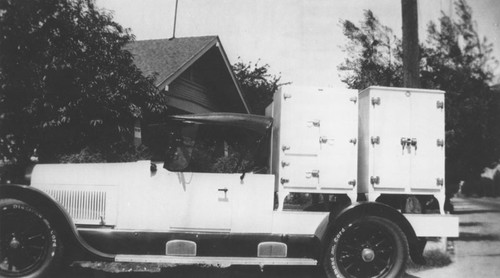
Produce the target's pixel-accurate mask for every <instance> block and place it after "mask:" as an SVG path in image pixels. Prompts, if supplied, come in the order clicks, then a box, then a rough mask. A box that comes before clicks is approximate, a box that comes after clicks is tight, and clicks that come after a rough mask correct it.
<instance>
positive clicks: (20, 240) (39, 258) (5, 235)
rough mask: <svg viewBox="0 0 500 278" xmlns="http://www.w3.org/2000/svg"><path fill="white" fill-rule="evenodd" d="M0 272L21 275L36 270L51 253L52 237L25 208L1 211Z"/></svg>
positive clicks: (32, 213)
mask: <svg viewBox="0 0 500 278" xmlns="http://www.w3.org/2000/svg"><path fill="white" fill-rule="evenodd" d="M0 223H2V228H1V229H0V273H3V274H5V275H8V276H24V275H27V274H30V273H32V272H33V271H35V270H37V269H39V268H40V267H41V266H42V265H43V264H44V262H45V261H46V259H47V256H49V255H50V254H49V253H50V250H51V247H52V246H53V240H54V239H53V238H52V233H51V229H50V226H49V224H48V223H47V222H46V221H45V220H44V219H43V217H42V216H41V215H40V214H38V213H36V212H34V211H32V210H31V209H29V208H26V207H22V208H21V207H20V206H19V207H18V208H16V205H15V206H12V207H4V208H2V211H1V212H0Z"/></svg>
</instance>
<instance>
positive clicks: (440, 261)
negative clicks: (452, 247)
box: [407, 249, 452, 271]
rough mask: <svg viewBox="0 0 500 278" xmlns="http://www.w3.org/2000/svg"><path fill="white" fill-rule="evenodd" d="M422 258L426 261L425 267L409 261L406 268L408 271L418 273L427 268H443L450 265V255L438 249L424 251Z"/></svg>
mask: <svg viewBox="0 0 500 278" xmlns="http://www.w3.org/2000/svg"><path fill="white" fill-rule="evenodd" d="M424 258H425V260H426V261H427V263H426V264H425V265H418V264H415V263H414V262H412V261H411V260H410V261H409V262H408V265H407V268H408V269H409V270H414V271H420V270H424V269H429V268H438V267H444V266H447V265H449V264H451V263H452V260H451V257H450V255H449V254H448V253H447V252H446V251H444V250H440V249H430V250H425V251H424Z"/></svg>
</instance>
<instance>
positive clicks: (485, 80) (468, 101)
mask: <svg viewBox="0 0 500 278" xmlns="http://www.w3.org/2000/svg"><path fill="white" fill-rule="evenodd" d="M455 14H456V16H454V17H453V19H452V18H451V17H450V16H447V15H445V14H442V16H441V17H440V19H439V28H438V25H437V24H436V23H433V22H431V23H429V25H428V39H427V41H426V43H425V44H422V45H421V46H420V47H421V51H420V53H421V61H420V72H421V76H420V78H421V83H422V86H423V87H424V88H427V89H440V90H444V91H446V94H445V97H446V178H447V184H453V185H457V184H458V182H459V181H460V180H469V179H472V178H474V177H478V176H479V174H480V172H481V171H482V170H483V168H484V167H485V166H489V165H490V164H491V163H492V162H493V161H495V160H497V159H498V158H499V157H500V152H499V148H500V142H499V140H498V139H495V137H494V136H493V134H494V132H493V130H494V129H495V128H497V127H496V125H497V124H495V122H496V123H498V120H499V119H498V118H496V117H498V113H497V111H496V109H495V105H496V104H495V101H494V95H493V93H492V91H491V90H490V87H489V85H488V84H489V83H490V82H491V81H492V78H493V74H492V72H493V68H494V66H495V65H496V64H497V61H496V60H495V59H494V57H492V55H491V53H492V45H491V44H490V43H488V41H487V40H486V39H485V38H481V37H480V35H479V34H478V32H477V28H476V25H475V23H474V21H473V19H472V10H471V8H470V7H469V6H468V5H467V3H466V1H465V0H458V1H457V2H456V3H455ZM342 27H343V31H344V35H345V36H346V37H347V39H348V44H347V46H346V47H345V48H344V50H345V51H346V53H347V58H346V59H345V61H344V62H343V63H342V64H341V65H340V66H339V70H340V71H341V72H342V73H343V76H344V77H343V81H344V82H345V83H346V84H347V85H348V86H349V87H350V88H355V89H363V88H366V87H368V86H372V85H383V86H400V85H401V84H402V73H401V70H402V67H401V60H402V59H401V58H402V56H401V41H400V40H399V39H397V38H396V37H395V36H394V35H393V34H392V31H391V30H390V29H389V28H388V27H386V26H384V25H382V24H381V23H380V22H379V21H378V19H377V18H376V17H375V16H374V15H373V13H372V12H370V11H366V12H365V14H364V21H363V22H361V27H357V26H356V25H354V24H353V23H352V22H350V21H347V20H345V21H342Z"/></svg>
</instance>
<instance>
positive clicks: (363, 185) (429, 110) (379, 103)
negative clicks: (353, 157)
mask: <svg viewBox="0 0 500 278" xmlns="http://www.w3.org/2000/svg"><path fill="white" fill-rule="evenodd" d="M359 104H360V109H359V119H360V125H359V156H358V167H359V171H358V180H359V192H360V193H366V194H368V199H369V200H372V201H374V200H375V199H376V198H377V197H378V196H379V195H380V194H433V195H435V197H436V199H438V201H439V202H440V205H441V206H443V203H444V151H445V150H444V139H445V134H444V92H443V91H438V90H421V89H406V88H387V87H370V88H367V89H365V90H363V91H362V92H360V94H359ZM441 105H442V106H441ZM402 138H408V139H410V140H416V142H417V145H416V148H415V146H412V145H411V144H410V146H408V145H402V143H401V140H402ZM377 139H378V140H377ZM439 140H441V141H442V142H443V145H440V144H438V141H439ZM373 178H378V182H374V181H373ZM438 181H439V182H438Z"/></svg>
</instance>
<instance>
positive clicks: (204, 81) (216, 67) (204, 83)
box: [126, 36, 250, 144]
mask: <svg viewBox="0 0 500 278" xmlns="http://www.w3.org/2000/svg"><path fill="white" fill-rule="evenodd" d="M126 49H127V50H128V51H130V52H131V53H132V55H133V56H134V63H135V64H136V65H137V67H138V68H139V69H141V70H142V72H143V73H144V74H145V75H150V74H155V75H156V81H155V85H156V86H157V87H158V89H159V90H161V91H164V92H165V94H166V95H167V107H168V114H186V113H206V112H237V113H249V112H250V110H249V108H248V105H247V104H246V102H245V100H244V98H243V95H242V92H241V89H240V86H239V85H238V82H237V80H236V78H235V75H234V73H233V71H232V68H231V64H230V63H229V60H228V58H227V55H226V53H225V51H224V49H223V47H222V44H221V42H220V39H219V37H217V36H204V37H186V38H172V39H158V40H144V41H135V42H132V43H130V44H129V45H127V46H126ZM147 121H148V123H151V122H158V121H161V119H147ZM134 136H135V142H136V144H140V138H141V129H140V124H139V123H137V124H136V126H135V135H134Z"/></svg>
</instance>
